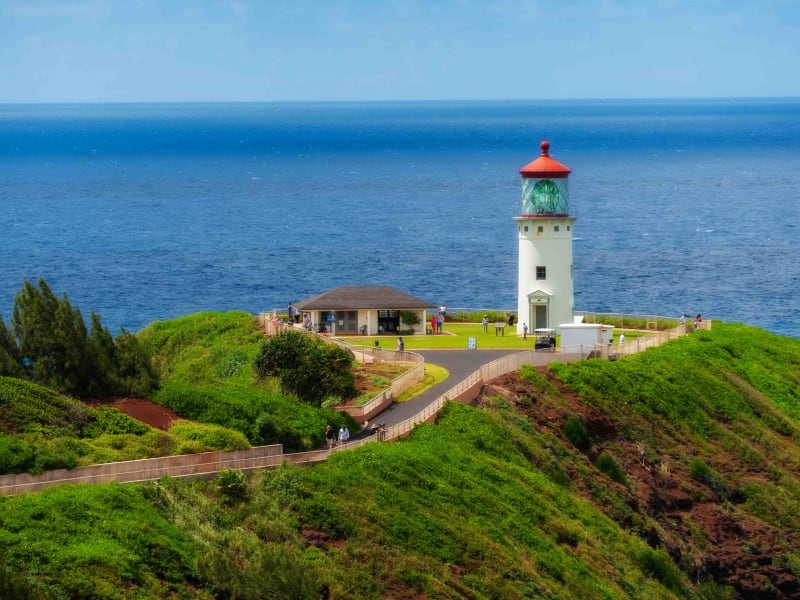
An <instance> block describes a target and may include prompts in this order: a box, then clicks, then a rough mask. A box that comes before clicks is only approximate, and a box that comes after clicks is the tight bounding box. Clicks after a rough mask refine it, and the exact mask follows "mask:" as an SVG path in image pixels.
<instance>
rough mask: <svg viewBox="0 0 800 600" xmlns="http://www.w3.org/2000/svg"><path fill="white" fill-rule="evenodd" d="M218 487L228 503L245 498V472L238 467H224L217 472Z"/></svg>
mask: <svg viewBox="0 0 800 600" xmlns="http://www.w3.org/2000/svg"><path fill="white" fill-rule="evenodd" d="M217 487H218V488H219V491H220V494H221V495H222V498H223V500H224V501H225V503H226V504H233V503H234V502H240V501H242V500H244V498H245V496H246V495H247V488H245V485H244V473H242V472H241V471H238V470H236V469H223V470H222V471H220V472H219V473H218V474H217Z"/></svg>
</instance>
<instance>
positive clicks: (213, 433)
mask: <svg viewBox="0 0 800 600" xmlns="http://www.w3.org/2000/svg"><path fill="white" fill-rule="evenodd" d="M169 432H170V433H171V434H172V435H174V436H175V438H176V439H177V440H179V441H193V442H199V443H200V444H202V445H203V447H204V448H206V449H207V450H226V451H227V450H247V449H248V448H249V447H250V443H249V442H248V441H247V437H245V435H244V434H242V433H240V432H238V431H232V430H231V429H227V428H225V427H221V426H219V425H207V424H203V423H191V422H189V421H175V422H174V423H173V424H172V426H171V427H170V428H169Z"/></svg>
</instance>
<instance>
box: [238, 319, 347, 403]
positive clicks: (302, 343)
mask: <svg viewBox="0 0 800 600" xmlns="http://www.w3.org/2000/svg"><path fill="white" fill-rule="evenodd" d="M352 366H353V357H352V356H351V354H350V353H349V352H348V351H347V350H345V349H343V348H340V347H338V346H335V345H333V344H326V343H325V342H322V341H320V340H318V339H316V338H312V337H309V336H307V335H305V334H302V333H296V332H293V331H287V332H285V333H281V334H279V335H275V336H272V337H271V338H269V339H267V340H265V341H264V343H263V344H262V345H261V349H260V350H259V353H258V356H257V357H256V360H255V363H254V365H253V368H254V370H255V372H256V375H257V376H258V377H259V378H264V377H267V376H270V375H274V376H277V377H278V378H279V379H280V381H281V386H282V387H283V389H284V391H286V392H287V393H289V394H293V395H295V396H297V397H298V398H299V399H300V400H302V401H303V402H306V403H308V404H312V405H314V406H320V405H321V404H322V400H323V399H324V398H325V397H326V396H337V397H339V398H342V399H345V400H346V399H349V398H352V397H353V396H355V395H356V386H355V377H354V375H353V369H352Z"/></svg>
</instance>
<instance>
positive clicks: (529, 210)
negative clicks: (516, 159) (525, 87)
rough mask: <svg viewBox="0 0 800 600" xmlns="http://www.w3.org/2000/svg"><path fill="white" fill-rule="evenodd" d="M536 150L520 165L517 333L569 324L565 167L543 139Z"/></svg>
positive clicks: (569, 248) (570, 218)
mask: <svg viewBox="0 0 800 600" xmlns="http://www.w3.org/2000/svg"><path fill="white" fill-rule="evenodd" d="M540 147H541V149H542V153H541V155H540V156H539V157H538V158H537V159H536V160H534V161H533V162H531V163H529V164H527V165H525V166H524V167H522V168H521V169H520V170H519V172H520V174H521V175H522V213H521V215H520V216H519V217H514V220H515V221H516V222H517V227H518V229H519V287H518V290H517V294H518V296H517V315H518V320H517V333H518V334H521V333H522V324H523V323H527V324H528V327H529V328H530V330H531V331H533V330H534V329H537V328H552V329H555V328H556V327H558V325H559V324H561V323H572V321H573V319H572V315H573V308H574V294H573V288H572V226H573V224H574V223H575V217H573V216H570V214H569V193H568V191H569V188H568V185H567V178H568V177H569V174H570V169H569V168H567V167H566V166H564V165H562V164H561V163H560V162H558V161H556V160H553V159H552V158H550V142H548V141H547V140H544V141H543V142H542V143H541V145H540Z"/></svg>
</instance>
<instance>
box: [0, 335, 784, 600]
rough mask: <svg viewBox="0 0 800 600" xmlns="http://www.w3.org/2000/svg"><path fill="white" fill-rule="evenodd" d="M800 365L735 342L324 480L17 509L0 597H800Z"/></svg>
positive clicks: (348, 464) (601, 365)
mask: <svg viewBox="0 0 800 600" xmlns="http://www.w3.org/2000/svg"><path fill="white" fill-rule="evenodd" d="M799 367H800V341H798V340H791V339H785V338H780V337H777V336H772V335H769V334H767V333H765V332H762V331H758V330H754V329H752V328H748V327H743V326H737V325H724V324H721V325H716V324H715V328H714V330H713V331H710V332H697V333H694V334H692V335H691V336H689V337H687V338H684V339H681V340H678V341H676V342H673V343H670V344H667V345H666V346H663V347H661V348H658V349H653V350H650V351H648V352H646V353H643V354H641V355H637V356H632V357H627V358H625V359H623V360H619V361H616V362H609V361H601V360H593V361H585V362H581V363H577V364H574V365H567V366H561V365H556V364H554V365H551V367H550V368H548V369H542V370H536V369H533V368H524V369H523V370H522V371H521V372H520V373H517V374H512V375H509V376H506V377H503V378H499V379H498V380H496V381H495V382H493V383H492V385H490V386H487V388H486V390H485V393H484V394H483V396H482V399H481V402H480V406H479V407H477V408H476V407H466V406H461V405H449V406H448V407H447V408H446V409H445V410H444V411H443V412H442V413H441V414H440V415H439V418H438V421H437V423H436V424H435V425H434V424H431V425H424V426H420V427H418V428H417V429H415V431H414V432H413V434H412V436H411V438H410V439H408V440H405V441H401V442H397V443H391V444H380V443H375V444H369V445H367V446H364V447H361V448H358V449H355V450H351V451H348V452H341V453H336V454H334V455H333V456H332V457H331V459H330V460H329V461H328V462H327V463H325V464H322V465H318V466H316V467H313V468H295V467H283V468H280V469H277V470H274V471H263V472H255V473H248V474H247V475H246V476H242V474H240V473H238V472H224V473H222V474H221V475H220V476H219V477H218V478H217V479H215V480H212V481H206V482H182V481H169V480H163V481H161V482H158V483H155V484H151V485H127V486H120V485H96V486H63V487H59V488H53V489H51V490H47V491H45V492H42V493H38V494H30V495H25V496H20V497H16V498H9V499H0V538H2V542H3V543H2V544H0V564H2V565H4V567H3V568H2V569H0V597H17V598H26V597H31V598H33V597H36V598H40V597H41V598H76V597H82V598H90V597H91V598H118V599H127V598H203V599H210V598H248V599H249V598H256V599H257V598H270V599H273V598H286V599H289V598H291V599H304V598H309V599H316V598H320V597H330V598H366V599H371V598H374V599H378V598H390V599H400V598H407V599H412V598H413V599H423V598H429V599H444V598H469V599H475V600H482V599H489V598H496V599H512V600H513V599H517V598H519V599H523V598H570V599H573V598H579V599H580V598H593V599H594V598H637V599H639V598H648V599H650V598H705V599H708V600H711V599H723V598H777V599H782V598H796V597H798V596H800V556H799V555H798V548H800V528H799V527H798V525H800V523H799V522H798V514H800V512H799V511H798V502H800V485H799V484H798V482H800V433H799V431H800V430H799V429H798V428H799V427H800V423H798V415H797V412H796V411H797V407H798V405H799V404H798V401H799V400H800V398H798V394H799V393H800V392H798V388H799V387H800V386H798V383H800V382H798V378H799V377H800V369H799ZM187 385H188V384H187ZM215 386H217V387H220V388H224V386H218V384H215V383H214V382H212V381H209V382H208V383H207V385H204V386H203V387H208V388H209V389H212V388H214V387H215ZM186 402H187V406H188V405H191V398H187V399H186ZM9 590H10V591H9Z"/></svg>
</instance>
